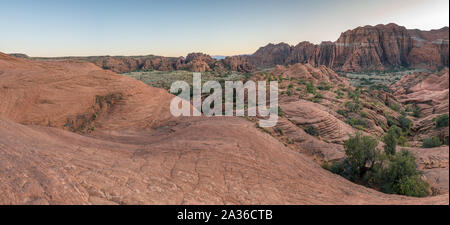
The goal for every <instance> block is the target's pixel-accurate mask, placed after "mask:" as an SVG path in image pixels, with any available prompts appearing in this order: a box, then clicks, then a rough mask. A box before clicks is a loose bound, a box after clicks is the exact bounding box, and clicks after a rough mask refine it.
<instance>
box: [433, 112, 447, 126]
mask: <svg viewBox="0 0 450 225" xmlns="http://www.w3.org/2000/svg"><path fill="white" fill-rule="evenodd" d="M441 127H448V114H443V115H440V116H439V117H438V118H437V119H436V128H441Z"/></svg>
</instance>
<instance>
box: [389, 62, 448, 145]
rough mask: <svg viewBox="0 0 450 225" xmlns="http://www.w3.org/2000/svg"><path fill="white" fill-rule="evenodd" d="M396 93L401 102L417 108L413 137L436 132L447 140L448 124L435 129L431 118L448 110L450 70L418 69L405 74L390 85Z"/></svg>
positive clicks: (424, 136)
mask: <svg viewBox="0 0 450 225" xmlns="http://www.w3.org/2000/svg"><path fill="white" fill-rule="evenodd" d="M391 88H392V89H393V90H395V96H396V98H397V99H398V101H399V102H401V103H403V104H410V105H413V106H414V107H415V108H416V109H418V110H419V112H420V114H419V115H420V117H419V118H418V119H417V120H416V121H415V123H414V126H413V127H412V130H413V131H414V132H415V133H414V134H415V136H414V139H415V140H416V141H422V140H423V139H424V138H428V137H432V136H438V137H441V139H442V140H448V138H449V131H448V127H446V128H442V129H435V123H434V119H435V118H436V117H438V116H440V115H442V114H448V112H449V70H448V68H446V69H443V70H441V71H439V72H436V73H431V72H420V73H413V74H410V75H406V76H404V77H403V78H402V79H400V80H399V81H398V82H396V83H395V84H393V85H392V87H391Z"/></svg>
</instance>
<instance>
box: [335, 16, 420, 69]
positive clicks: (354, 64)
mask: <svg viewBox="0 0 450 225" xmlns="http://www.w3.org/2000/svg"><path fill="white" fill-rule="evenodd" d="M412 44H413V43H412V39H411V37H410V36H409V34H408V31H407V30H406V28H404V27H401V26H397V25H396V24H388V25H377V26H365V27H358V28H356V29H354V30H349V31H346V32H344V33H342V34H341V36H340V37H339V39H338V40H337V41H336V42H335V54H334V55H333V56H331V57H332V60H331V64H330V65H329V66H330V67H331V68H334V69H340V70H344V71H361V70H383V69H385V68H386V67H398V66H407V65H408V54H409V52H410V51H411V49H412Z"/></svg>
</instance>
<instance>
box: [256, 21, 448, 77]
mask: <svg viewBox="0 0 450 225" xmlns="http://www.w3.org/2000/svg"><path fill="white" fill-rule="evenodd" d="M448 43H449V42H448V27H445V28H442V29H440V30H432V31H420V30H407V29H406V28H405V27H402V26H398V25H396V24H392V23H391V24H387V25H377V26H364V27H358V28H356V29H353V30H348V31H346V32H344V33H342V34H341V35H340V37H339V39H338V40H337V41H335V42H322V43H321V44H320V45H314V44H312V43H309V42H300V43H299V44H298V45H296V46H290V45H288V44H286V43H280V44H269V45H267V46H264V47H261V48H260V49H258V51H256V52H255V53H254V54H253V55H251V56H249V57H250V61H251V62H252V63H254V64H255V65H257V66H259V67H271V66H275V65H290V64H296V63H309V64H311V65H314V66H318V65H325V66H327V67H330V68H331V69H334V70H342V71H348V72H355V71H364V70H387V69H391V68H395V67H410V66H413V67H417V68H429V69H441V68H443V67H448V52H449V51H448V49H449V46H448Z"/></svg>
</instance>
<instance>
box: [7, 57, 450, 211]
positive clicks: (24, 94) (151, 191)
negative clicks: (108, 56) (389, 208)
mask: <svg viewBox="0 0 450 225" xmlns="http://www.w3.org/2000/svg"><path fill="white" fill-rule="evenodd" d="M172 98H173V96H172V95H170V94H168V93H167V92H166V91H164V90H162V89H157V88H152V87H149V86H147V85H145V84H143V83H142V82H140V81H137V80H135V79H131V78H127V77H124V76H120V75H117V74H115V73H113V72H111V71H105V70H101V69H99V68H98V67H97V66H95V65H93V64H91V63H86V62H68V61H64V62H36V61H29V60H24V59H18V58H13V57H9V56H6V55H4V54H1V53H0V102H1V104H0V153H1V154H0V162H1V163H0V180H1V182H0V204H448V194H447V195H441V196H435V197H428V198H411V197H405V196H397V195H388V194H383V193H380V192H377V191H376V190H373V189H368V188H365V187H363V186H360V185H357V184H354V183H351V182H350V181H348V180H345V179H344V178H342V177H339V176H337V175H335V174H332V173H330V172H329V171H326V170H324V169H322V168H321V167H320V166H319V165H317V164H316V163H314V162H313V161H312V160H310V159H308V158H307V157H305V156H304V155H302V154H299V153H298V152H294V151H292V150H290V149H288V148H287V147H285V146H284V145H283V144H281V143H280V142H278V141H277V140H276V139H275V138H273V137H271V136H270V135H269V134H266V133H264V132H262V131H261V130H259V129H258V128H257V127H256V126H255V125H254V124H253V123H251V122H249V121H248V120H247V119H244V118H230V117H215V118H207V117H188V118H187V117H185V118H174V117H172V116H171V115H170V112H169V105H170V104H169V103H170V101H171V99H172ZM95 113H97V114H95ZM80 115H88V116H89V115H91V116H93V115H95V116H93V117H90V118H93V120H92V121H91V122H92V123H91V125H95V130H91V132H89V133H84V134H83V135H80V134H78V133H74V132H69V131H67V130H64V129H61V128H64V123H65V122H66V118H81V117H82V116H80ZM73 116H74V117H73Z"/></svg>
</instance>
